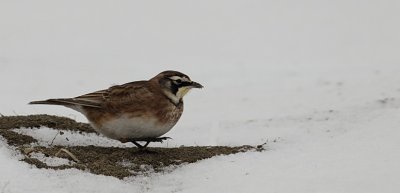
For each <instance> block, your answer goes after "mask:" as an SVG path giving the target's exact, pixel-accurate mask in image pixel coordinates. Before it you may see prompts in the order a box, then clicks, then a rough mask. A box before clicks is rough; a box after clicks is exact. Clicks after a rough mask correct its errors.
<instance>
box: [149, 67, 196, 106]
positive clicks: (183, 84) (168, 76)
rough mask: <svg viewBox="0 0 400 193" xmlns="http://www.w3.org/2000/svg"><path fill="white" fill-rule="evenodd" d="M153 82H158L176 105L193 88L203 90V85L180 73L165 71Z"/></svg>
mask: <svg viewBox="0 0 400 193" xmlns="http://www.w3.org/2000/svg"><path fill="white" fill-rule="evenodd" d="M151 80H153V81H158V83H159V84H160V86H161V89H162V90H163V92H164V94H165V95H166V96H167V97H168V98H169V99H170V100H171V101H172V102H173V103H175V104H178V103H179V102H181V101H182V98H183V97H184V96H185V95H186V94H187V93H188V92H189V91H190V90H191V89H192V88H203V86H202V85H201V84H199V83H197V82H194V81H192V80H190V78H189V76H187V75H185V74H183V73H181V72H178V71H164V72H161V73H160V74H158V75H157V76H155V77H154V78H152V79H151Z"/></svg>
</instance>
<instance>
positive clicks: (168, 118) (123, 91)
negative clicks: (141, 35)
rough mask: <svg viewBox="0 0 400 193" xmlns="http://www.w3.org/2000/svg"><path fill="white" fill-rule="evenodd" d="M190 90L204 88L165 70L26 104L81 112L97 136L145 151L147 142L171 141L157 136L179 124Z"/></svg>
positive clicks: (179, 73)
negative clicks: (132, 145)
mask: <svg viewBox="0 0 400 193" xmlns="http://www.w3.org/2000/svg"><path fill="white" fill-rule="evenodd" d="M193 88H199V89H201V88H203V86H202V85H201V84H200V83H197V82H194V81H192V80H191V79H190V78H189V76H187V75H186V74H183V73H181V72H178V71H173V70H167V71H163V72H161V73H159V74H158V75H156V76H154V77H153V78H151V79H149V80H142V81H134V82H129V83H126V84H121V85H115V86H111V87H109V88H108V89H104V90H99V91H96V92H92V93H88V94H84V95H81V96H78V97H74V98H55V99H47V100H40V101H32V102H30V103H29V104H45V105H61V106H64V107H68V108H71V109H73V110H75V111H78V112H80V113H82V114H83V115H84V116H85V117H86V118H87V119H88V121H89V123H90V125H91V126H92V127H93V128H94V130H96V131H97V132H98V133H101V134H102V135H104V136H106V137H108V138H111V139H115V140H119V141H120V142H122V143H127V142H131V143H133V144H134V145H136V146H137V147H138V148H139V149H144V148H146V147H147V146H148V145H149V144H150V142H163V141H164V140H166V139H170V138H169V137H160V136H162V135H164V134H165V133H167V132H168V131H170V130H171V129H172V128H173V127H174V126H175V124H176V123H177V122H178V120H179V119H180V117H181V115H182V113H183V97H184V96H185V95H186V94H187V93H188V92H189V91H190V90H191V89H193ZM139 142H141V143H142V144H141V143H139ZM143 142H144V143H145V144H144V145H143Z"/></svg>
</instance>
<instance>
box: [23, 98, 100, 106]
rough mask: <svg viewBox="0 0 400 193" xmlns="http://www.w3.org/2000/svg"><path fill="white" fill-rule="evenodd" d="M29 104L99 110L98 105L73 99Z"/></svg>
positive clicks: (49, 100)
mask: <svg viewBox="0 0 400 193" xmlns="http://www.w3.org/2000/svg"><path fill="white" fill-rule="evenodd" d="M29 104H31V105H37V104H40V105H63V106H66V107H70V108H73V106H87V107H96V108H99V107H100V106H99V105H98V104H95V103H93V102H88V101H82V100H77V99H74V98H64V99H48V100H44V101H32V102H30V103H29Z"/></svg>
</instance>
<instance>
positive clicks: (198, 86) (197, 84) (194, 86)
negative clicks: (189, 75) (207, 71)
mask: <svg viewBox="0 0 400 193" xmlns="http://www.w3.org/2000/svg"><path fill="white" fill-rule="evenodd" d="M190 86H191V87H193V88H203V85H201V84H200V83H197V82H192V83H191V84H190Z"/></svg>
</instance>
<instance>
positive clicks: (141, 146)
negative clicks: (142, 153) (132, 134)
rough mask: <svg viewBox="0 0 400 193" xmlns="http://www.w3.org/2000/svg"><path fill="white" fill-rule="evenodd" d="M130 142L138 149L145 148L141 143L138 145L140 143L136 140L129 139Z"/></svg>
mask: <svg viewBox="0 0 400 193" xmlns="http://www.w3.org/2000/svg"><path fill="white" fill-rule="evenodd" d="M130 142H132V143H133V144H135V145H136V147H137V148H139V149H143V148H145V147H144V146H143V145H140V144H139V143H138V142H136V141H133V140H131V141H130ZM147 145H148V144H146V146H147Z"/></svg>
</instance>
